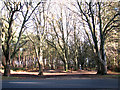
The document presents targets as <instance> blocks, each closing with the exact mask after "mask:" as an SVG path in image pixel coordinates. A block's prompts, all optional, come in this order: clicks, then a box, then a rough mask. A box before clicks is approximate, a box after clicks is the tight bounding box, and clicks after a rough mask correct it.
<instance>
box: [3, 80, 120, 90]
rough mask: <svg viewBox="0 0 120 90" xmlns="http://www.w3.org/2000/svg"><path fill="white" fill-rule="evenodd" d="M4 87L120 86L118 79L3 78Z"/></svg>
mask: <svg viewBox="0 0 120 90" xmlns="http://www.w3.org/2000/svg"><path fill="white" fill-rule="evenodd" d="M2 88H118V79H69V80H56V79H52V78H51V79H49V78H48V79H45V80H3V81H2Z"/></svg>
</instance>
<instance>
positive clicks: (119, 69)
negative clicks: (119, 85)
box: [112, 66, 120, 72]
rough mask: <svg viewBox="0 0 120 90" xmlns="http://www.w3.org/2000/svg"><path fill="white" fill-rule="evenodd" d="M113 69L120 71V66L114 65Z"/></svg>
mask: <svg viewBox="0 0 120 90" xmlns="http://www.w3.org/2000/svg"><path fill="white" fill-rule="evenodd" d="M112 71H115V72H120V66H113V67H112Z"/></svg>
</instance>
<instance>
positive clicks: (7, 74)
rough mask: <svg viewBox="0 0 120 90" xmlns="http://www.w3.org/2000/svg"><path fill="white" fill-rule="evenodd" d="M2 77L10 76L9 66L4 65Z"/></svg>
mask: <svg viewBox="0 0 120 90" xmlns="http://www.w3.org/2000/svg"><path fill="white" fill-rule="evenodd" d="M3 76H10V66H9V64H6V65H5V67H4V74H3Z"/></svg>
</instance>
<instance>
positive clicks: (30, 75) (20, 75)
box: [0, 70, 120, 79]
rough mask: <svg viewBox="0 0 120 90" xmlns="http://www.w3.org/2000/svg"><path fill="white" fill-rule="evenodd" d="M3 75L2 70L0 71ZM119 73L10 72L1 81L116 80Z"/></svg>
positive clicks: (81, 71)
mask: <svg viewBox="0 0 120 90" xmlns="http://www.w3.org/2000/svg"><path fill="white" fill-rule="evenodd" d="M0 72H2V74H3V70H0ZM118 77H120V73H117V72H112V71H108V73H107V75H96V71H87V70H78V71H72V72H71V71H68V72H65V71H60V70H46V71H44V73H43V76H39V75H38V72H37V71H12V70H11V75H10V77H9V78H5V77H2V78H3V79H46V78H47V79H48V78H54V79H78V78H82V79H84V78H92V79H94V78H118Z"/></svg>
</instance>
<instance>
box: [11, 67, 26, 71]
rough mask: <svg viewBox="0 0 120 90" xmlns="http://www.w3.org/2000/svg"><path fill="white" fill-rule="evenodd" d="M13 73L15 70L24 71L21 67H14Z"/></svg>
mask: <svg viewBox="0 0 120 90" xmlns="http://www.w3.org/2000/svg"><path fill="white" fill-rule="evenodd" d="M12 70H13V71H17V70H26V69H25V68H22V67H14V68H12Z"/></svg>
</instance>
